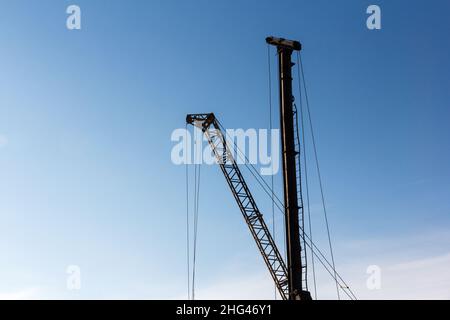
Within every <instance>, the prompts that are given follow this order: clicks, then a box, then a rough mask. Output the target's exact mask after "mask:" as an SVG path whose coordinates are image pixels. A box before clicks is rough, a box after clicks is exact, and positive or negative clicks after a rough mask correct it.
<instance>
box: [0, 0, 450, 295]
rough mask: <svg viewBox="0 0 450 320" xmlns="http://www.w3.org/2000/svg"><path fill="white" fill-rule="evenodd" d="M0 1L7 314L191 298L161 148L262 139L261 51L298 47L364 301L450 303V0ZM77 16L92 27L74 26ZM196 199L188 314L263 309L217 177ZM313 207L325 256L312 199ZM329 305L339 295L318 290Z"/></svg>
mask: <svg viewBox="0 0 450 320" xmlns="http://www.w3.org/2000/svg"><path fill="white" fill-rule="evenodd" d="M0 3H1V10H0V43H1V44H2V45H1V47H2V49H1V51H0V298H11V297H13V298H14V297H16V298H17V297H18V298H61V299H78V298H87V299H91V298H101V299H102V298H150V299H154V298H169V299H177V298H183V297H186V289H187V285H186V283H187V280H186V276H187V275H186V250H185V246H186V242H185V237H186V233H185V228H186V224H185V214H186V213H185V210H186V209H185V177H184V173H185V168H184V166H175V165H173V164H172V162H171V159H170V152H171V148H172V147H173V146H174V143H173V142H171V141H170V136H171V133H172V131H173V130H174V129H176V128H184V125H185V124H184V120H185V115H186V114H187V113H198V112H211V111H212V112H215V113H216V115H217V116H218V118H219V119H220V121H221V122H222V123H223V124H224V125H225V126H227V127H230V128H244V129H247V128H267V127H268V124H269V112H268V110H269V107H268V89H267V82H268V75H267V74H268V72H267V71H268V70H267V69H268V68H267V47H266V44H265V41H264V39H265V37H266V36H268V35H276V36H283V37H286V38H293V39H298V40H300V41H301V42H302V43H303V46H304V50H303V53H302V57H303V60H304V66H305V72H306V78H307V85H308V88H309V97H310V102H311V108H312V115H313V121H314V124H315V130H316V137H317V147H318V152H319V158H320V163H321V170H322V175H323V180H324V187H325V194H326V197H327V204H328V211H329V212H328V214H329V220H330V224H331V231H332V238H333V240H334V241H333V242H334V246H335V256H336V264H337V268H338V271H339V272H341V274H342V275H343V277H344V278H345V279H346V280H347V281H348V282H349V284H350V285H351V286H352V287H353V288H354V289H355V291H356V294H357V296H359V297H360V298H365V299H370V298H373V299H378V298H385V299H392V298H408V299H417V298H447V299H449V298H450V275H449V273H448V270H449V269H450V248H449V243H450V201H449V198H450V197H449V195H450V183H449V181H450V168H449V163H450V151H449V150H450V148H449V145H450V126H449V121H450V110H449V101H450V90H449V83H450V81H449V73H450V62H449V59H448V57H449V56H450V42H449V36H448V35H449V30H450V22H449V19H448V15H449V13H450V3H449V2H448V1H445V0H441V1H439V0H434V1H425V0H420V1H399V0H397V1H381V0H378V1H363V0H351V1H349V0H345V1H325V0H319V1H317V0H316V1H298V0H296V1H276V2H275V1H261V0H258V1H256V0H253V1H237V0H235V1H206V0H202V1H197V0H195V1H147V0H146V1H144V0H134V1H124V0H120V1H119V0H115V1H100V0H97V1H87V0H73V1H61V0H41V1H33V2H31V1H24V0H14V1H12V0H9V1H6V0H2V1H1V2H0ZM70 4H77V5H79V6H80V7H81V10H82V30H79V31H69V30H67V29H66V25H65V24H66V18H67V14H66V13H65V11H66V8H67V6H68V5H70ZM370 4H378V5H379V6H380V7H381V9H382V30H380V31H369V30H368V29H367V28H366V25H365V23H366V18H367V14H366V8H367V7H368V6H369V5H370ZM274 60H275V53H274V51H272V61H273V62H275V61H274ZM273 68H275V63H274V64H273ZM275 80H276V79H274V81H275ZM275 94H276V92H275V91H274V95H275ZM274 107H275V108H276V96H274ZM275 110H276V109H275ZM275 121H277V119H275ZM277 123H278V122H275V124H277ZM311 177H312V178H311V179H314V176H313V175H312V176H311ZM279 180H280V176H277V177H276V186H277V193H279V194H280V188H279ZM201 183H202V184H201V188H202V189H201V190H202V192H201V199H200V211H199V212H200V222H199V244H198V261H197V283H196V285H197V288H198V290H197V297H198V298H272V297H273V295H274V289H273V284H272V281H271V279H270V276H269V274H268V272H267V271H266V267H265V265H264V263H263V260H262V259H261V257H260V255H259V252H258V251H257V249H256V246H255V244H254V243H253V239H252V238H251V236H250V233H249V232H248V229H247V226H246V225H245V223H244V221H243V219H242V217H241V214H240V212H239V210H238V207H237V205H236V204H235V202H234V200H233V197H232V195H231V193H230V191H229V190H228V187H227V186H226V183H225V180H224V178H223V176H222V175H221V173H220V171H219V169H218V168H217V167H215V166H211V167H207V166H204V167H203V168H202V182H201ZM250 184H251V183H250ZM251 185H252V186H253V185H255V184H254V183H253V184H251ZM312 187H314V185H313V186H312ZM260 195H262V194H261V192H259V191H258V190H257V189H256V190H255V196H258V197H257V200H258V203H259V204H260V207H261V209H262V210H263V212H266V217H267V219H268V221H269V222H270V224H271V222H272V221H271V213H270V203H269V202H268V201H267V199H264V198H263V197H259V196H260ZM260 198H261V200H259V199H260ZM312 206H313V210H312V214H313V222H314V235H315V237H316V238H317V241H318V244H319V245H320V247H321V248H324V250H325V251H326V242H325V241H324V240H325V238H324V236H325V229H324V224H323V216H322V215H321V212H320V210H319V209H320V202H319V197H318V194H317V188H316V189H315V191H313V194H312ZM281 222H282V220H281V217H277V218H276V223H277V225H281ZM276 238H277V239H278V240H279V241H280V242H282V232H281V230H278V231H277V232H276ZM69 265H78V266H80V268H81V273H82V289H81V290H79V291H69V290H67V288H66V279H67V274H66V268H67V266H69ZM369 265H378V266H380V268H381V270H382V288H381V290H368V289H367V287H366V279H367V277H368V275H367V274H366V269H367V267H368V266H369ZM318 273H319V275H320V274H321V272H320V270H318ZM318 297H319V298H335V293H334V292H333V283H332V282H331V281H330V279H328V278H326V277H325V276H324V277H322V278H321V280H319V288H318Z"/></svg>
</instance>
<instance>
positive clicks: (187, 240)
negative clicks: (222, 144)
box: [184, 123, 191, 300]
mask: <svg viewBox="0 0 450 320" xmlns="http://www.w3.org/2000/svg"><path fill="white" fill-rule="evenodd" d="M184 132H185V140H184V141H185V144H184V146H185V154H184V156H185V159H184V165H185V167H186V177H185V180H186V257H187V298H188V300H191V275H190V273H191V268H190V260H191V259H190V241H189V240H190V228H189V164H188V153H187V152H188V129H187V123H186V126H185V129H184Z"/></svg>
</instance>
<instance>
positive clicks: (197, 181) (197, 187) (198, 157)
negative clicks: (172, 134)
mask: <svg viewBox="0 0 450 320" xmlns="http://www.w3.org/2000/svg"><path fill="white" fill-rule="evenodd" d="M197 142H198V141H195V142H194V144H196V143H197ZM200 143H201V140H200ZM197 149H199V148H195V149H194V162H195V165H194V166H195V167H194V226H193V228H194V244H193V247H194V248H193V258H192V295H191V296H192V300H195V273H196V262H197V238H198V208H199V200H200V173H201V171H200V169H201V165H200V163H201V155H202V154H201V149H200V155H197ZM195 160H198V163H197V162H196V161H195Z"/></svg>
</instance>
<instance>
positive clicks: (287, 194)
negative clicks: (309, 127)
mask: <svg viewBox="0 0 450 320" xmlns="http://www.w3.org/2000/svg"><path fill="white" fill-rule="evenodd" d="M266 42H267V43H268V44H269V45H273V46H276V47H277V51H278V65H279V88H280V90H279V91H280V129H281V146H282V163H283V191H284V215H285V225H286V251H287V261H286V262H285V261H284V260H283V258H282V255H281V254H280V251H279V249H278V248H277V246H276V243H275V241H274V239H273V237H272V235H271V233H270V231H269V229H268V227H267V225H266V222H265V221H264V218H263V215H262V214H261V212H260V210H259V208H258V206H257V205H256V202H255V199H254V198H253V196H252V194H251V192H250V189H249V187H248V185H247V183H246V182H245V179H244V177H243V175H242V173H241V171H240V169H239V167H238V165H237V164H236V161H235V159H234V157H233V154H232V152H231V149H230V146H229V145H228V143H227V139H226V137H225V136H224V134H223V132H222V130H221V126H220V123H219V121H218V120H217V119H216V117H215V115H214V113H205V114H189V115H187V117H186V122H187V123H188V124H191V125H194V126H195V127H197V128H199V129H201V130H202V132H203V134H204V135H205V137H206V139H207V141H208V143H209V145H210V147H211V149H212V152H213V154H214V157H215V158H216V161H217V163H218V164H219V166H220V169H221V170H222V173H223V175H224V176H225V179H226V181H227V183H228V186H229V187H230V189H231V192H232V194H233V196H234V198H235V200H236V202H237V204H238V206H239V209H240V210H241V213H242V214H243V216H244V219H245V221H246V223H247V225H248V227H249V229H250V232H251V234H252V236H253V238H254V240H255V242H256V244H257V246H258V249H259V251H260V253H261V255H262V257H263V259H264V262H265V264H266V266H267V268H268V269H269V272H270V274H271V276H272V278H273V280H274V282H275V285H276V287H277V289H278V292H279V294H280V296H281V297H282V298H283V299H284V300H311V294H310V293H309V291H308V290H307V286H306V254H305V251H304V250H305V248H304V246H303V248H302V245H301V244H302V242H301V237H300V222H299V216H300V218H302V217H303V201H302V198H301V182H300V185H299V172H300V171H299V170H300V168H299V163H298V162H299V157H298V155H299V150H300V149H299V141H297V142H296V138H295V137H296V127H297V124H296V120H295V114H296V112H297V111H296V109H295V107H294V103H293V101H294V99H293V95H292V70H291V69H292V67H293V66H294V63H292V59H291V56H292V53H293V51H300V50H301V44H300V43H299V42H298V41H292V40H286V39H283V38H275V37H268V38H266ZM297 130H298V127H297ZM302 257H303V259H302Z"/></svg>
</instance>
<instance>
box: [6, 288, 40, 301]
mask: <svg viewBox="0 0 450 320" xmlns="http://www.w3.org/2000/svg"><path fill="white" fill-rule="evenodd" d="M38 293H39V289H38V288H36V287H31V288H25V289H21V290H18V291H11V292H0V300H33V299H38Z"/></svg>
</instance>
